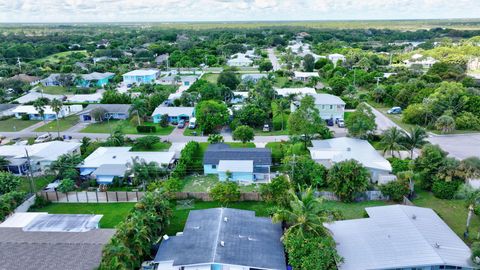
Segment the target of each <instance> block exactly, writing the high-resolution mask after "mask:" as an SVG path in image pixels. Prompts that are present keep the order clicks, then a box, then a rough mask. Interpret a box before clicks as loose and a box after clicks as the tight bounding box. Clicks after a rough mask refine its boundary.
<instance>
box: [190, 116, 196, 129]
mask: <svg viewBox="0 0 480 270" xmlns="http://www.w3.org/2000/svg"><path fill="white" fill-rule="evenodd" d="M196 127H197V119H196V118H195V117H192V118H190V122H188V128H189V129H195V128H196Z"/></svg>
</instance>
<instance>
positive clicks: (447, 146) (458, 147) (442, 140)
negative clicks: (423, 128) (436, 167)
mask: <svg viewBox="0 0 480 270" xmlns="http://www.w3.org/2000/svg"><path fill="white" fill-rule="evenodd" d="M428 140H429V141H430V142H431V143H433V144H438V145H440V147H441V148H442V149H443V150H445V151H447V152H448V153H449V155H450V156H452V157H454V158H457V159H465V158H468V157H472V156H476V157H479V158H480V134H478V133H477V134H459V135H434V134H431V135H430V137H429V138H428Z"/></svg>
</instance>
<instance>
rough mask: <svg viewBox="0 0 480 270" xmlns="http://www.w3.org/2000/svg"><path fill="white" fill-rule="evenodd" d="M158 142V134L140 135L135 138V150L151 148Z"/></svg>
mask: <svg viewBox="0 0 480 270" xmlns="http://www.w3.org/2000/svg"><path fill="white" fill-rule="evenodd" d="M158 142H160V138H159V137H158V136H154V135H149V136H145V137H140V138H137V139H136V140H135V148H136V150H140V149H141V150H152V149H153V148H154V146H155V144H156V143H158Z"/></svg>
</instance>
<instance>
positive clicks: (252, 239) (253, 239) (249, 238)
mask: <svg viewBox="0 0 480 270" xmlns="http://www.w3.org/2000/svg"><path fill="white" fill-rule="evenodd" d="M248 241H257V239H255V238H253V237H250V236H249V237H248Z"/></svg>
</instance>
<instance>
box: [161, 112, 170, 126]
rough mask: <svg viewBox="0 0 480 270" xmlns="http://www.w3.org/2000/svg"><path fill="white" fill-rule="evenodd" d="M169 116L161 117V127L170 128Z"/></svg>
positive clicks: (163, 115)
mask: <svg viewBox="0 0 480 270" xmlns="http://www.w3.org/2000/svg"><path fill="white" fill-rule="evenodd" d="M168 124H169V123H168V114H162V116H161V117H160V126H161V127H163V128H166V127H168Z"/></svg>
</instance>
